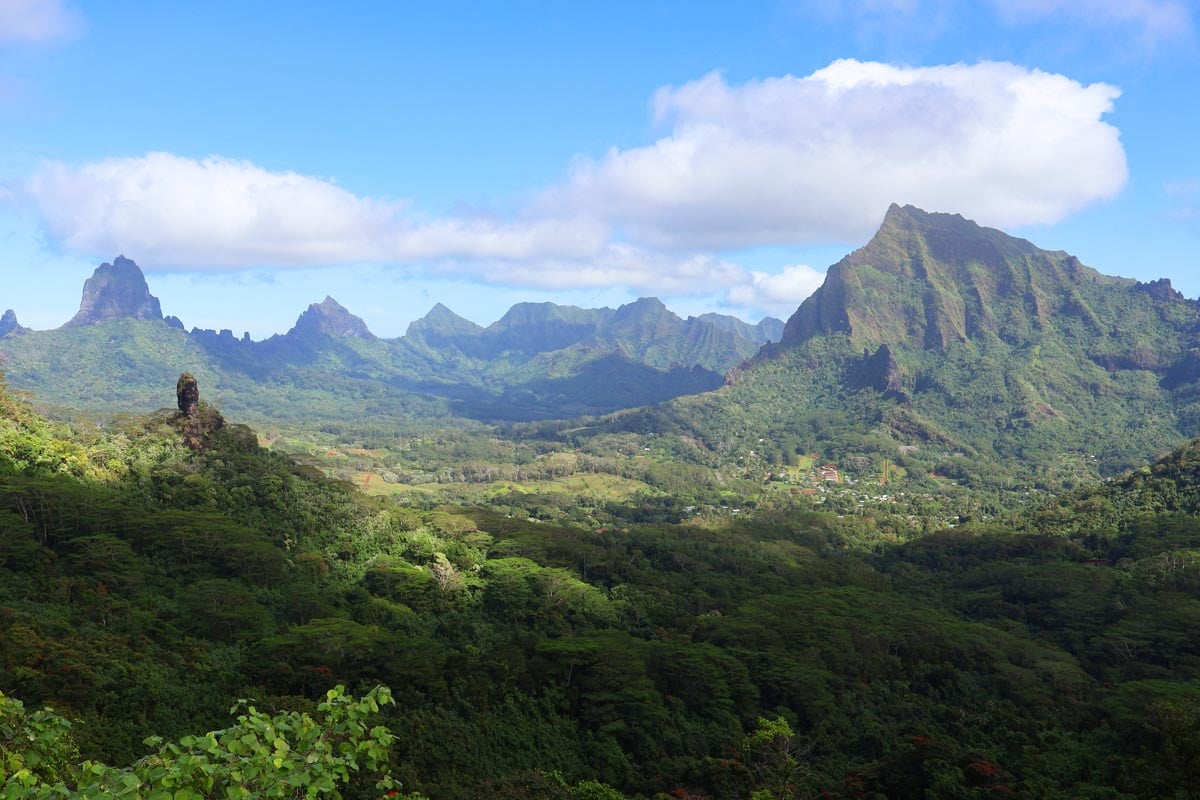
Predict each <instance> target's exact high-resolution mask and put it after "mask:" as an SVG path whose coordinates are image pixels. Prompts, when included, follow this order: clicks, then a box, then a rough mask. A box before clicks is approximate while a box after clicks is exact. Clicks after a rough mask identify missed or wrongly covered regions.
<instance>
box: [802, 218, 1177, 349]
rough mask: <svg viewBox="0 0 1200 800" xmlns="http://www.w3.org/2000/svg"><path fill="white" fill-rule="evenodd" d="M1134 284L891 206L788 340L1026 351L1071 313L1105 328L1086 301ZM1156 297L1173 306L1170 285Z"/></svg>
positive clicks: (983, 231) (806, 308)
mask: <svg viewBox="0 0 1200 800" xmlns="http://www.w3.org/2000/svg"><path fill="white" fill-rule="evenodd" d="M1135 286H1137V282H1136V281H1133V280H1129V279H1126V278H1113V277H1109V276H1106V275H1101V274H1100V273H1099V272H1096V271H1095V270H1093V269H1090V268H1088V267H1085V266H1083V264H1081V263H1080V262H1079V259H1077V258H1075V257H1074V256H1071V255H1068V254H1067V253H1064V252H1062V251H1048V250H1042V249H1040V248H1038V247H1036V246H1035V245H1033V244H1031V243H1030V242H1027V241H1026V240H1024V239H1018V238H1016V237H1013V236H1009V235H1008V234H1005V233H1003V232H1001V231H998V230H995V229H992V228H984V227H981V226H979V225H977V224H975V223H974V222H972V221H970V220H967V219H963V218H962V217H961V216H959V215H958V214H931V213H928V212H925V211H922V210H921V209H919V208H914V207H913V206H904V207H900V206H897V205H892V206H891V208H889V209H888V212H887V216H886V217H885V218H884V220H883V224H882V225H881V226H880V228H879V231H878V233H876V234H875V236H874V238H872V239H871V241H870V242H869V243H867V245H866V246H865V247H862V248H860V249H858V250H855V251H854V252H853V253H851V254H850V255H848V256H846V257H845V258H844V259H842V260H841V261H839V262H838V263H837V264H834V265H833V266H832V267H830V268H829V272H828V274H827V276H826V278H825V283H824V285H822V286H821V288H820V289H818V290H817V291H816V292H815V293H813V295H812V296H811V297H809V298H808V299H807V300H805V301H804V303H803V304H801V306H800V308H799V310H797V311H796V313H795V314H794V315H792V317H791V319H789V320H788V323H787V327H786V329H785V330H784V334H783V340H782V341H783V343H784V344H785V345H795V344H799V343H800V342H803V341H806V340H807V339H811V338H812V337H814V336H821V335H828V334H833V333H844V334H847V335H848V336H849V337H850V340H851V341H852V342H853V343H854V344H855V345H856V346H858V347H876V346H878V345H880V344H897V343H901V342H903V343H906V344H908V345H911V346H915V347H920V348H922V349H925V350H933V351H937V352H944V351H945V350H946V348H947V347H948V346H949V345H950V344H951V343H952V342H961V341H966V340H968V339H976V338H979V337H981V336H983V335H984V334H993V335H996V336H998V337H1000V338H1001V339H1002V340H1004V341H1007V342H1010V343H1013V344H1020V343H1028V342H1030V341H1032V340H1033V339H1034V338H1036V333H1037V331H1039V330H1041V329H1043V328H1045V327H1046V326H1047V324H1049V322H1050V320H1051V318H1052V317H1057V316H1058V315H1060V314H1062V313H1064V312H1066V313H1067V314H1069V315H1070V316H1072V317H1075V318H1079V319H1081V320H1082V321H1083V322H1084V323H1085V324H1088V325H1092V326H1095V325H1097V324H1102V323H1100V321H1099V320H1098V319H1097V318H1096V313H1095V310H1094V309H1093V308H1092V307H1091V303H1090V302H1089V301H1090V300H1091V299H1092V298H1091V297H1089V296H1090V295H1095V294H1096V292H1097V290H1098V289H1110V290H1114V292H1118V293H1120V290H1122V289H1124V290H1131V289H1133V288H1134V287H1135ZM1149 294H1150V296H1151V297H1155V298H1156V299H1157V298H1158V296H1161V297H1162V298H1163V299H1166V295H1169V294H1170V284H1169V283H1168V284H1167V286H1166V294H1164V292H1163V289H1162V288H1156V289H1154V290H1153V291H1152V292H1151V293H1149ZM1176 294H1177V293H1176ZM1096 332H1097V333H1099V332H1100V331H1099V330H1098V331H1096Z"/></svg>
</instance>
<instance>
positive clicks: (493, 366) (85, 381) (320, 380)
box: [0, 256, 783, 422]
mask: <svg viewBox="0 0 1200 800" xmlns="http://www.w3.org/2000/svg"><path fill="white" fill-rule="evenodd" d="M782 333H783V322H782V321H780V320H776V319H767V320H764V321H763V322H760V323H759V324H758V325H750V324H748V323H746V322H743V321H742V320H740V319H737V318H735V317H729V316H723V315H719V314H706V315H704V316H703V317H689V318H687V319H681V318H680V317H679V316H677V315H675V314H674V313H672V312H671V311H670V310H668V309H667V308H666V306H664V305H663V304H662V303H661V302H660V301H658V300H656V299H654V298H643V299H641V300H638V301H636V302H633V303H629V304H627V305H624V306H621V307H620V308H618V309H615V310H614V309H610V308H600V309H584V308H576V307H574V306H559V305H555V304H553V303H521V304H518V305H516V306H513V307H512V308H511V309H510V310H509V311H508V313H506V314H505V315H504V316H503V317H502V318H501V319H500V320H498V321H497V322H495V323H493V324H492V325H489V326H488V327H486V328H485V327H482V326H480V325H476V324H475V323H473V322H470V321H469V320H466V319H463V318H462V317H459V316H458V315H456V314H455V313H454V312H452V311H451V310H450V309H448V308H446V307H445V306H443V305H441V304H438V305H436V306H435V307H434V308H433V309H432V310H431V311H430V312H429V313H428V314H427V315H426V316H425V317H423V318H421V319H419V320H417V321H415V322H413V323H412V324H411V325H410V326H409V329H408V332H407V333H406V334H405V335H404V336H402V337H400V338H398V339H381V338H379V337H377V336H375V335H374V334H372V333H371V331H370V330H369V329H368V327H367V325H366V323H365V322H363V320H362V319H360V318H358V317H357V316H355V315H354V314H352V313H351V312H350V311H348V310H347V309H346V308H344V307H342V306H341V305H340V304H339V303H338V302H337V301H336V300H334V299H333V298H332V297H326V298H325V300H324V301H322V302H320V303H314V304H312V305H310V306H309V307H308V309H307V310H305V311H304V312H303V313H302V314H301V315H300V317H299V318H298V319H297V321H296V324H295V326H294V327H293V328H292V329H291V330H290V331H288V332H287V333H286V334H283V335H276V336H272V337H271V338H269V339H267V340H264V341H258V342H256V341H252V340H251V339H250V337H249V335H243V336H241V337H235V336H234V333H233V331H230V330H222V331H214V330H204V329H199V328H193V329H192V330H191V331H190V332H189V331H186V330H185V328H184V325H183V323H182V322H181V321H180V320H179V319H177V318H176V317H171V316H168V317H164V316H163V313H162V309H161V307H160V303H159V301H158V299H157V298H156V297H154V296H153V295H152V294H151V293H150V289H149V286H148V285H147V283H146V279H145V276H144V275H143V273H142V271H141V269H140V268H139V267H138V266H137V264H135V263H134V262H133V261H132V260H130V259H128V258H125V257H124V256H119V257H117V258H116V259H114V260H113V262H112V263H111V264H102V265H101V266H100V267H99V268H97V270H96V272H95V274H93V275H92V277H91V278H89V279H88V280H87V281H86V283H85V284H84V288H83V297H82V300H81V302H80V307H79V312H78V313H77V314H76V315H75V316H74V317H72V318H71V320H69V321H68V322H67V323H66V324H64V325H63V326H62V327H61V328H58V329H55V330H48V331H31V330H29V329H27V328H24V327H22V326H20V324H19V323H18V322H17V318H16V315H15V314H14V313H13V312H12V311H9V312H7V313H6V314H5V315H4V317H3V318H2V319H0V363H2V366H3V369H4V371H5V372H6V373H7V375H8V379H9V381H10V383H11V385H13V386H14V387H17V388H21V389H26V390H29V391H32V392H33V393H34V394H35V395H36V396H37V397H38V399H39V400H40V401H42V402H46V403H50V404H58V405H63V406H68V407H72V408H80V409H87V410H96V411H113V410H114V409H121V410H127V411H145V410H151V409H154V408H158V407H160V406H163V405H169V401H170V398H169V397H165V396H163V387H164V386H169V385H173V383H172V382H173V379H174V378H173V376H174V377H177V376H178V374H179V373H180V372H182V371H184V370H187V371H191V372H193V373H194V374H196V375H197V376H198V377H200V379H201V382H202V384H203V385H204V386H205V394H206V396H207V397H209V398H212V399H213V400H214V401H215V402H217V403H218V404H220V405H222V406H223V407H225V408H227V409H229V410H231V411H234V412H238V413H243V414H246V415H248V416H250V417H252V418H257V419H263V418H268V419H269V418H275V419H280V420H289V419H305V420H309V421H313V422H316V421H319V420H330V419H356V420H358V419H363V418H367V417H372V418H374V417H386V418H391V417H396V416H407V417H412V416H417V417H430V416H433V417H445V416H461V417H468V418H475V419H482V420H500V419H509V420H512V419H515V420H533V419H542V418H553V417H567V416H579V415H588V414H603V413H606V412H610V411H613V410H617V409H621V408H630V407H634V406H641V405H645V404H650V403H657V402H661V401H663V400H667V399H669V398H671V397H675V396H678V395H680V394H686V393H693V392H700V391H707V390H710V389H714V388H716V387H718V386H720V385H721V383H722V382H723V376H724V374H725V373H726V372H727V371H728V370H730V369H732V368H733V367H735V366H737V365H738V364H741V363H742V362H744V361H745V360H746V359H748V358H750V357H751V356H753V355H754V354H755V353H756V352H757V351H758V349H759V348H760V346H762V345H763V344H765V343H768V342H771V341H776V340H778V338H779V337H780V336H781V335H782Z"/></svg>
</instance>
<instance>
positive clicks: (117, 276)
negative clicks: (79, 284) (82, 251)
mask: <svg viewBox="0 0 1200 800" xmlns="http://www.w3.org/2000/svg"><path fill="white" fill-rule="evenodd" d="M122 318H127V319H159V320H160V319H162V318H163V314H162V307H161V306H160V305H159V302H158V298H157V297H155V296H154V295H152V294H150V287H149V286H147V285H146V276H145V275H143V274H142V270H141V268H139V267H138V265H137V264H135V263H134V262H133V261H131V260H130V259H128V258H125V256H117V257H116V258H115V259H113V262H112V263H111V264H101V265H100V266H99V267H97V268H96V271H95V272H94V273H93V274H92V277H90V278H88V279H87V281H86V282H85V283H84V284H83V299H82V300H81V301H80V303H79V312H78V313H76V314H75V316H74V317H72V318H71V319H70V321H68V322H67V323H66V325H64V326H63V327H76V326H79V325H94V324H95V323H97V322H102V321H104V320H106V319H122Z"/></svg>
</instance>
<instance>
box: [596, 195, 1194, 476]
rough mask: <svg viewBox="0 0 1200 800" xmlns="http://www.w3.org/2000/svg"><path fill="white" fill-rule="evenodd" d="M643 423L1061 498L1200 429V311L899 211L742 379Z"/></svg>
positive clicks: (947, 217) (975, 230)
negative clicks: (1054, 491) (1051, 491)
mask: <svg viewBox="0 0 1200 800" xmlns="http://www.w3.org/2000/svg"><path fill="white" fill-rule="evenodd" d="M647 415H648V416H651V417H655V419H653V420H650V419H647V418H646V417H647ZM626 417H627V419H624V420H623V421H622V420H621V419H617V420H614V421H613V422H612V423H611V425H613V426H616V427H618V428H619V427H621V426H637V428H638V429H645V428H646V427H647V426H651V428H653V427H654V426H659V427H662V428H665V429H670V430H679V431H686V432H688V434H689V435H690V436H691V437H693V439H696V440H700V441H703V442H705V443H706V444H707V447H708V449H709V450H711V451H715V453H716V454H717V455H718V456H721V457H726V458H734V457H736V456H737V455H738V454H739V453H742V451H743V448H745V447H746V445H745V442H746V441H761V442H762V446H760V447H758V448H756V451H757V453H758V454H759V455H762V454H763V453H764V452H765V454H766V456H765V457H768V458H770V459H771V460H772V461H773V462H774V463H787V462H790V461H794V460H795V459H796V458H797V457H798V454H808V453H819V454H821V457H822V458H824V459H827V460H830V461H839V460H844V461H847V462H849V461H858V462H863V463H874V464H875V465H876V466H878V465H879V464H880V463H881V462H882V460H883V459H887V460H888V461H889V463H890V464H893V465H896V464H899V465H901V466H902V468H903V466H904V465H905V464H907V465H908V467H909V472H910V474H922V475H929V476H937V477H935V478H934V480H935V482H936V480H941V479H945V478H948V477H949V478H953V479H955V480H957V481H959V482H966V483H974V484H976V485H987V486H992V487H1006V488H1007V489H1009V490H1013V491H1025V490H1028V489H1030V488H1061V487H1062V486H1067V485H1072V484H1074V483H1076V482H1078V481H1080V480H1092V479H1095V478H1096V477H1098V476H1099V475H1106V474H1112V473H1114V472H1117V471H1120V470H1122V469H1126V468H1129V467H1131V466H1134V465H1136V464H1139V463H1143V462H1144V461H1145V459H1147V458H1149V457H1152V456H1154V455H1156V454H1159V453H1163V452H1166V451H1167V450H1169V449H1170V448H1172V447H1175V446H1177V445H1178V444H1180V443H1181V442H1182V441H1184V440H1185V439H1187V438H1190V437H1192V436H1194V435H1196V434H1197V433H1200V303H1198V302H1197V301H1195V300H1191V299H1188V298H1185V297H1184V296H1183V295H1181V294H1180V293H1179V292H1177V291H1175V290H1174V289H1173V288H1172V287H1171V285H1170V282H1169V281H1166V280H1161V281H1153V282H1150V283H1139V282H1138V281H1135V280H1131V279H1127V278H1119V277H1111V276H1106V275H1102V274H1100V273H1099V272H1097V271H1096V270H1094V269H1091V268H1089V267H1087V266H1085V265H1083V264H1082V263H1081V262H1080V261H1079V259H1078V258H1076V257H1075V256H1072V255H1070V254H1068V253H1065V252H1062V251H1049V250H1044V249H1041V248H1039V247H1037V246H1036V245H1034V244H1032V243H1030V242H1028V241H1026V240H1024V239H1019V238H1016V237H1013V236H1009V235H1008V234H1005V233H1003V232H1002V231H999V230H995V229H992V228H987V227H983V226H980V225H977V224H976V223H974V222H972V221H970V220H967V219H964V218H963V217H961V216H959V215H957V214H942V213H928V212H925V211H922V210H920V209H918V208H914V207H912V206H903V207H902V206H898V205H893V206H892V207H891V208H890V209H889V210H888V212H887V214H886V216H885V218H884V220H883V222H882V224H881V226H880V228H879V230H878V232H877V233H876V234H875V236H874V237H873V238H872V239H871V240H870V241H869V242H868V243H867V244H866V245H865V246H863V247H862V248H860V249H858V250H856V251H854V252H853V253H851V254H850V255H848V256H846V257H845V258H844V259H842V260H841V261H839V262H838V263H837V264H834V265H833V266H831V267H830V268H829V271H828V273H827V277H826V279H825V282H824V284H823V285H822V286H821V287H820V288H819V289H818V290H817V291H816V292H815V293H814V294H813V295H812V296H811V297H809V298H808V299H806V300H805V301H804V302H803V303H802V304H801V305H800V307H799V308H798V309H797V311H796V312H795V313H794V314H793V315H792V316H791V318H790V319H789V320H788V322H787V325H786V327H785V330H784V333H783V337H782V339H781V341H780V342H779V343H778V344H772V345H768V346H766V347H764V348H763V349H762V351H761V352H760V354H759V355H758V356H757V357H756V358H755V359H753V360H752V361H751V362H749V363H748V364H747V365H745V366H743V367H741V368H739V369H737V370H735V371H734V372H733V373H732V374H731V375H730V377H729V380H728V385H726V386H725V387H724V388H722V389H721V390H720V391H719V392H717V393H715V394H713V395H710V396H704V397H698V398H679V399H677V400H676V401H674V402H673V404H672V405H671V406H670V407H668V408H665V409H661V410H658V411H655V412H646V414H634V415H632V416H630V415H626ZM931 485H932V484H931Z"/></svg>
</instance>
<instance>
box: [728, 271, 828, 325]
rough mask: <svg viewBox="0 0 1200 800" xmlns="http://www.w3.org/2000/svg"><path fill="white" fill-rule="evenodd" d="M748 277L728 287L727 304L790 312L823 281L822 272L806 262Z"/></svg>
mask: <svg viewBox="0 0 1200 800" xmlns="http://www.w3.org/2000/svg"><path fill="white" fill-rule="evenodd" d="M747 278H748V280H747V281H746V282H745V283H742V284H739V285H737V286H732V287H730V289H729V293H728V300H729V304H730V305H733V306H739V307H742V308H755V309H762V310H765V311H768V312H770V313H774V314H791V313H792V312H793V311H795V310H796V307H797V306H799V305H800V303H801V302H802V301H803V300H804V299H805V298H806V297H808V296H809V295H810V294H812V293H813V292H815V291H816V290H817V288H818V287H819V286H820V285H821V284H822V283H824V281H825V273H823V272H817V271H816V270H815V269H813V268H812V267H810V266H808V265H806V264H797V265H795V266H790V267H784V268H783V270H782V271H780V272H778V273H776V274H774V275H771V274H769V273H766V272H758V271H755V272H750V273H748V275H747Z"/></svg>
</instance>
